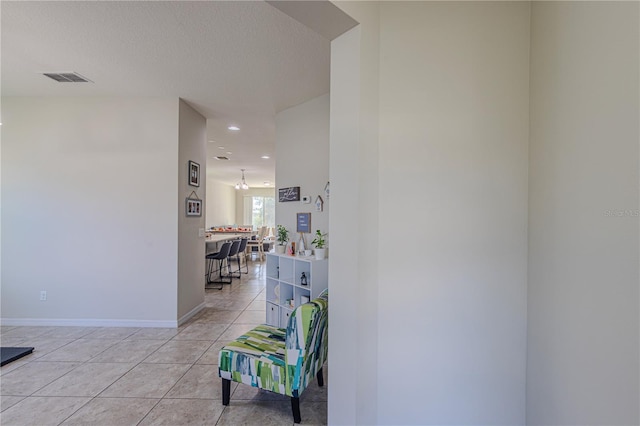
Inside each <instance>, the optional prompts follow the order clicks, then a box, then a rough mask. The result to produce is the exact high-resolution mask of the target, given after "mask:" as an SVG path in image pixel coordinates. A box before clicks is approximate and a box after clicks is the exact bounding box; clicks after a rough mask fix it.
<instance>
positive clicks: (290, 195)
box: [278, 186, 300, 202]
mask: <svg viewBox="0 0 640 426" xmlns="http://www.w3.org/2000/svg"><path fill="white" fill-rule="evenodd" d="M278 201H280V202H284V201H300V187H299V186H292V187H290V188H280V189H278Z"/></svg>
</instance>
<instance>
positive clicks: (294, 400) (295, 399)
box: [291, 396, 300, 423]
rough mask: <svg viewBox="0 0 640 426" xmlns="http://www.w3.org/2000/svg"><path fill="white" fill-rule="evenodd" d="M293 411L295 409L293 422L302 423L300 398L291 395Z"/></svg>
mask: <svg viewBox="0 0 640 426" xmlns="http://www.w3.org/2000/svg"><path fill="white" fill-rule="evenodd" d="M291 411H293V422H294V423H300V398H298V397H297V396H292V397H291Z"/></svg>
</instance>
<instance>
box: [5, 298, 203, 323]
mask: <svg viewBox="0 0 640 426" xmlns="http://www.w3.org/2000/svg"><path fill="white" fill-rule="evenodd" d="M202 306H203V307H204V303H203V304H202ZM200 309H202V308H200ZM192 315H195V313H194V314H192ZM0 324H1V325H11V326H39V327H44V326H63V327H140V328H147V327H148V328H151V327H152V328H178V321H162V320H112V319H57V318H0Z"/></svg>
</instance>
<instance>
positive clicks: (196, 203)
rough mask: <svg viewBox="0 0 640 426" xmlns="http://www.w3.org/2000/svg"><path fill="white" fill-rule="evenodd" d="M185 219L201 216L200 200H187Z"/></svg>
mask: <svg viewBox="0 0 640 426" xmlns="http://www.w3.org/2000/svg"><path fill="white" fill-rule="evenodd" d="M186 214H187V217H191V216H202V200H201V199H199V198H187V204H186Z"/></svg>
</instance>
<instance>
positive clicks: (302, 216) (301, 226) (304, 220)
mask: <svg viewBox="0 0 640 426" xmlns="http://www.w3.org/2000/svg"><path fill="white" fill-rule="evenodd" d="M297 223H298V228H297V230H296V232H306V233H310V232H311V213H298V220H297Z"/></svg>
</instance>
